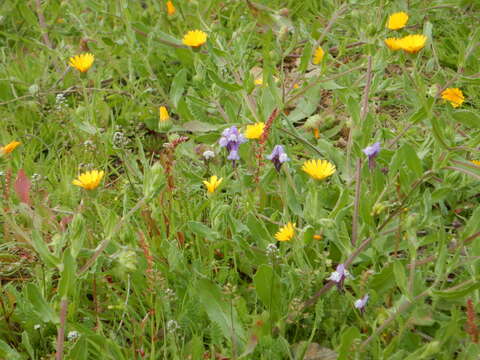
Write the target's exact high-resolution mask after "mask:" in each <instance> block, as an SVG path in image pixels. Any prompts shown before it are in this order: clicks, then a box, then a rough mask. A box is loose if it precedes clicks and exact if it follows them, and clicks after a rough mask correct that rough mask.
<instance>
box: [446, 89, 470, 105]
mask: <svg viewBox="0 0 480 360" xmlns="http://www.w3.org/2000/svg"><path fill="white" fill-rule="evenodd" d="M442 99H443V100H446V101H450V104H452V106H453V107H454V108H457V107H459V106H460V105H462V104H463V102H464V101H465V97H464V96H463V93H462V90H460V89H459V88H448V89H445V90H443V91H442Z"/></svg>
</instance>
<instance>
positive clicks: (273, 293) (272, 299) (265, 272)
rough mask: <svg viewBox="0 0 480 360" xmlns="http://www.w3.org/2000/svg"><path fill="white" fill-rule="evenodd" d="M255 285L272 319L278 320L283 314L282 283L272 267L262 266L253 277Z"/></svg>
mask: <svg viewBox="0 0 480 360" xmlns="http://www.w3.org/2000/svg"><path fill="white" fill-rule="evenodd" d="M253 284H254V285H255V291H256V293H257V296H258V297H259V299H260V300H261V301H262V303H263V305H265V308H266V309H267V310H268V311H269V312H270V314H271V316H272V318H274V319H277V318H278V316H279V315H280V314H281V305H282V304H281V283H280V279H278V278H277V276H276V274H275V272H274V271H273V269H272V267H271V266H270V265H266V264H263V265H260V266H259V268H258V270H257V273H256V274H255V275H254V277H253ZM274 321H275V320H274Z"/></svg>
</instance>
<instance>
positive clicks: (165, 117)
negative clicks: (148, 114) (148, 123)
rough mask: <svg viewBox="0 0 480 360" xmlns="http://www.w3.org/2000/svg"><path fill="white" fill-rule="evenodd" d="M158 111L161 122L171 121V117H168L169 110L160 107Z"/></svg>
mask: <svg viewBox="0 0 480 360" xmlns="http://www.w3.org/2000/svg"><path fill="white" fill-rule="evenodd" d="M158 111H159V113H160V121H161V122H165V121H168V120H169V119H170V115H168V110H167V108H166V107H165V106H160V108H159V109H158Z"/></svg>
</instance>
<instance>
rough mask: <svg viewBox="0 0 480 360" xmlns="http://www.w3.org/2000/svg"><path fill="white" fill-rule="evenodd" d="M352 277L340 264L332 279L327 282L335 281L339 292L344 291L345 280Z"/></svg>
mask: <svg viewBox="0 0 480 360" xmlns="http://www.w3.org/2000/svg"><path fill="white" fill-rule="evenodd" d="M347 276H350V273H349V272H348V271H347V270H346V269H345V265H343V264H338V266H337V269H336V270H335V271H334V272H332V273H331V274H330V277H329V278H328V279H327V280H330V281H333V282H334V283H336V284H337V287H338V290H340V291H342V290H343V282H344V281H345V278H347Z"/></svg>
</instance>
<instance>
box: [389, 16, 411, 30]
mask: <svg viewBox="0 0 480 360" xmlns="http://www.w3.org/2000/svg"><path fill="white" fill-rule="evenodd" d="M407 21H408V14H407V13H406V12H403V11H401V12H397V13H394V14H392V15H390V16H389V17H388V21H387V28H389V29H390V30H398V29H401V28H403V27H404V26H405V25H406V24H407Z"/></svg>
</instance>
